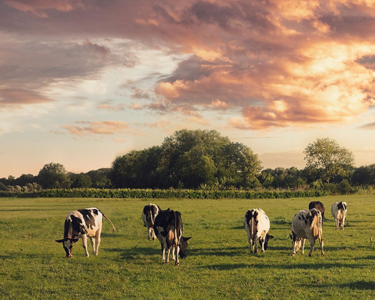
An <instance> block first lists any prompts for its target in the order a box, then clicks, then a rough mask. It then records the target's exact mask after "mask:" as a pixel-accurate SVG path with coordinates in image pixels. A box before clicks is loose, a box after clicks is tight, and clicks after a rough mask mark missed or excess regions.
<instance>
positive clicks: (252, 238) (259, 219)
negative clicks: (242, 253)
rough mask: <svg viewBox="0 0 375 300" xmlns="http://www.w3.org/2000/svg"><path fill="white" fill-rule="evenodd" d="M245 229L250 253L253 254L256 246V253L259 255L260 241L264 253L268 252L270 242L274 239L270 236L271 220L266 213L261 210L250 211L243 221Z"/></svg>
mask: <svg viewBox="0 0 375 300" xmlns="http://www.w3.org/2000/svg"><path fill="white" fill-rule="evenodd" d="M243 223H244V227H245V230H246V232H247V237H248V240H249V245H250V253H253V250H254V245H255V253H258V240H259V243H260V245H261V246H262V252H264V251H265V250H267V246H268V241H269V240H270V239H272V238H273V236H272V235H269V234H268V231H269V230H270V220H269V219H268V217H267V215H266V213H265V212H264V211H263V210H262V209H260V208H257V209H249V210H248V211H247V212H246V214H245V217H244V219H243Z"/></svg>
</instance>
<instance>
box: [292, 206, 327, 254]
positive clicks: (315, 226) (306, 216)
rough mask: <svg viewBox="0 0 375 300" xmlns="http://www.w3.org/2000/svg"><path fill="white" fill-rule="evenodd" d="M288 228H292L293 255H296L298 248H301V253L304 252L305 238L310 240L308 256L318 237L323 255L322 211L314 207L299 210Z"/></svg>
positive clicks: (311, 252)
mask: <svg viewBox="0 0 375 300" xmlns="http://www.w3.org/2000/svg"><path fill="white" fill-rule="evenodd" d="M290 229H291V230H292V239H293V251H292V255H293V256H295V255H296V253H297V251H298V250H299V248H302V251H301V252H302V254H304V253H305V240H306V239H308V240H309V242H310V253H309V256H312V254H313V251H314V246H315V240H316V239H319V243H320V249H321V254H322V256H324V251H323V229H322V213H321V212H320V211H319V210H317V209H316V208H312V209H310V210H307V209H303V210H300V211H299V212H298V213H296V214H295V215H294V217H293V222H292V226H291V228H290Z"/></svg>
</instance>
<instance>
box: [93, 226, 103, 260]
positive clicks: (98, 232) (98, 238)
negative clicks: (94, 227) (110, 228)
mask: <svg viewBox="0 0 375 300" xmlns="http://www.w3.org/2000/svg"><path fill="white" fill-rule="evenodd" d="M101 234H102V229H101V228H100V229H99V230H98V231H97V232H96V235H95V242H96V245H95V252H94V255H98V254H99V245H100V240H101V239H100V237H101ZM93 251H94V250H93Z"/></svg>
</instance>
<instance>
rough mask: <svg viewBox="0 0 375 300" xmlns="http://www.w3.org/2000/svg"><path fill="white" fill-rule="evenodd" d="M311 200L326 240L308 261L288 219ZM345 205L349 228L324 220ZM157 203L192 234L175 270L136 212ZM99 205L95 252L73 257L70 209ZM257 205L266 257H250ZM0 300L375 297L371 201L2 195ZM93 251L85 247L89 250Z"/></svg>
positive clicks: (78, 249) (77, 251)
mask: <svg viewBox="0 0 375 300" xmlns="http://www.w3.org/2000/svg"><path fill="white" fill-rule="evenodd" d="M312 200H319V201H321V202H323V204H324V205H325V208H326V220H325V222H324V226H323V238H324V243H325V254H326V257H321V256H320V251H319V244H317V245H316V247H315V251H314V256H313V257H308V252H309V249H310V248H309V247H310V245H309V243H308V241H307V243H306V248H305V255H301V253H300V251H299V252H298V253H297V255H296V256H295V257H292V256H291V251H292V244H291V240H290V238H289V234H290V225H291V220H292V218H293V216H294V214H295V213H296V212H297V211H299V210H300V209H304V208H307V207H308V204H309V202H310V201H312ZM335 201H346V202H347V203H348V217H347V224H346V226H345V230H340V231H338V230H336V229H335V223H334V220H333V217H332V216H331V214H330V209H331V204H332V203H333V202H335ZM150 202H153V203H156V204H158V205H159V206H160V207H161V208H162V209H167V208H168V207H170V208H171V209H175V210H179V211H180V212H181V214H182V219H183V223H184V236H192V239H191V240H190V241H189V247H188V249H187V252H188V257H187V258H186V259H184V260H181V264H180V266H175V265H174V263H173V261H172V262H171V263H170V264H163V263H162V262H161V251H160V243H159V241H149V240H147V232H146V228H145V227H143V223H142V220H141V213H142V209H143V206H144V205H146V204H148V203H150ZM85 207H98V208H99V209H100V210H102V211H103V212H104V213H105V214H106V215H107V216H108V217H109V218H110V219H111V220H112V222H113V223H114V225H115V226H116V228H117V232H115V233H113V232H112V227H111V225H110V224H109V222H108V221H107V220H103V223H104V229H103V232H102V243H101V245H100V249H99V256H97V257H93V256H92V255H91V256H90V257H89V258H86V257H85V256H84V251H83V248H82V243H81V240H80V241H79V242H78V243H77V244H75V245H74V248H73V258H71V259H66V258H64V256H65V252H64V250H63V248H62V246H61V244H58V243H56V242H55V239H61V238H63V224H64V220H65V217H66V215H67V214H68V212H70V211H72V210H74V209H79V208H85ZM257 207H260V208H262V209H263V210H264V211H265V212H266V213H267V215H268V217H269V218H270V220H271V230H270V234H271V235H273V236H274V237H275V238H274V239H273V240H271V241H270V243H269V249H268V250H267V251H266V252H265V253H259V254H250V251H249V245H248V242H247V237H246V232H245V230H244V229H243V217H244V215H245V213H246V211H247V210H248V209H250V208H257ZM0 214H1V218H0V298H2V299H81V298H87V299H90V298H97V299H301V298H305V297H308V298H314V299H350V298H354V299H374V298H375V271H374V270H375V247H374V242H375V224H374V216H375V196H374V195H355V196H335V197H333V196H328V197H321V198H291V199H262V200H242V199H241V200H235V199H231V200H165V199H158V200H156V199H152V200H151V201H150V199H146V200H142V199H70V198H53V199H51V198H36V199H18V198H0ZM89 249H90V254H91V245H90V246H89Z"/></svg>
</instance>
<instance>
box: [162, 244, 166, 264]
mask: <svg viewBox="0 0 375 300" xmlns="http://www.w3.org/2000/svg"><path fill="white" fill-rule="evenodd" d="M161 260H162V261H163V262H164V261H165V245H164V244H163V243H161Z"/></svg>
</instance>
